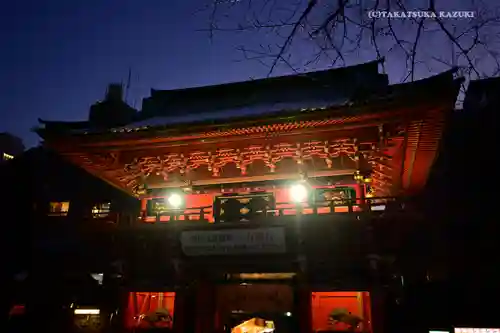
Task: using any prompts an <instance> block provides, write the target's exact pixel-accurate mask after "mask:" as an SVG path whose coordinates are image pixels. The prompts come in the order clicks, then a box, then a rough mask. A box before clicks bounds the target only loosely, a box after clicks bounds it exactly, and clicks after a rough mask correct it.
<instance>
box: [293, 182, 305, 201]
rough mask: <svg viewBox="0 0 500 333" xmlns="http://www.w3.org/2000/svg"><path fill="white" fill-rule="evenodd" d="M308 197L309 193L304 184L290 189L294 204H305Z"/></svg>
mask: <svg viewBox="0 0 500 333" xmlns="http://www.w3.org/2000/svg"><path fill="white" fill-rule="evenodd" d="M308 195H309V191H308V190H307V187H306V186H305V185H304V184H295V185H292V186H291V187H290V199H291V200H292V201H293V202H304V201H306V200H307V196H308Z"/></svg>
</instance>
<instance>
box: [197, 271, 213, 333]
mask: <svg viewBox="0 0 500 333" xmlns="http://www.w3.org/2000/svg"><path fill="white" fill-rule="evenodd" d="M214 307H215V288H214V285H213V283H210V282H209V281H204V280H201V281H200V283H199V284H198V289H197V293H196V319H195V320H196V330H195V332H196V333H211V332H213V331H214V329H215V327H214V325H215V311H214V310H215V309H214Z"/></svg>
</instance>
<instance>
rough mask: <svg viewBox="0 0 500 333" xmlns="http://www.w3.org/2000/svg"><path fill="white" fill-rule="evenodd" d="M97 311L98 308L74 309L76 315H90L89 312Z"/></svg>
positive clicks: (96, 313) (97, 312)
mask: <svg viewBox="0 0 500 333" xmlns="http://www.w3.org/2000/svg"><path fill="white" fill-rule="evenodd" d="M99 313H101V311H100V310H99V309H75V314H76V315H90V314H95V315H98V314H99Z"/></svg>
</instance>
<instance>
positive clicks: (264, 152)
mask: <svg viewBox="0 0 500 333" xmlns="http://www.w3.org/2000/svg"><path fill="white" fill-rule="evenodd" d="M354 142H355V141H354V140H350V139H345V140H337V141H332V142H329V141H323V142H321V141H309V142H304V143H296V144H291V143H279V144H275V145H266V146H263V145H252V146H248V147H246V148H243V149H235V148H234V149H233V148H227V149H219V150H216V151H207V152H203V151H197V152H192V153H189V154H166V155H163V156H158V157H141V158H138V159H134V160H133V161H132V162H131V163H129V164H126V165H125V167H124V171H125V173H126V175H123V176H122V177H121V178H120V181H121V182H125V183H128V182H130V181H132V180H133V179H137V178H139V177H149V176H150V175H151V174H156V175H162V176H163V178H164V179H165V180H167V179H168V174H169V173H172V172H175V171H178V172H179V173H180V174H181V175H183V174H187V173H189V172H190V171H192V170H196V169H198V168H200V167H206V168H207V170H208V171H210V172H212V176H214V177H217V176H219V175H220V172H221V170H222V168H223V167H224V166H226V165H228V164H231V163H234V164H235V165H236V168H238V169H239V170H240V172H241V174H242V175H245V174H246V172H247V169H248V166H249V165H251V164H252V163H253V162H255V161H263V162H264V163H265V165H266V166H267V167H268V170H269V172H275V170H276V166H277V163H279V162H280V161H282V160H284V159H286V158H291V159H293V160H295V162H296V163H297V165H298V166H299V167H300V166H301V165H303V164H304V162H305V161H306V160H311V159H312V158H313V157H318V158H321V159H323V160H324V161H325V164H326V166H327V167H328V168H331V167H332V160H333V159H334V158H337V157H339V156H341V155H345V156H347V157H349V158H350V159H352V160H354V159H355V157H356V148H355V143H354ZM127 186H128V185H127Z"/></svg>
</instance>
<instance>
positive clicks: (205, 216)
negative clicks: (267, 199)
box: [141, 197, 402, 223]
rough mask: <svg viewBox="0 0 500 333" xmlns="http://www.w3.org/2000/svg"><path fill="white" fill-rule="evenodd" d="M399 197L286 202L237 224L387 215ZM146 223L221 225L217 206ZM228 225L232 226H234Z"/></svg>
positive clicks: (251, 213) (163, 215) (242, 216)
mask: <svg viewBox="0 0 500 333" xmlns="http://www.w3.org/2000/svg"><path fill="white" fill-rule="evenodd" d="M396 199H397V198H396V197H377V198H366V199H359V198H358V199H347V200H335V201H315V202H310V203H293V202H282V203H277V204H275V207H273V208H263V209H258V210H251V211H249V212H247V213H246V214H245V213H243V212H242V213H241V214H240V215H239V216H238V218H236V219H234V222H239V221H251V220H253V219H257V218H279V217H283V216H297V215H334V214H360V213H364V212H372V213H377V212H379V213H380V212H383V211H385V210H386V209H388V207H393V206H394V207H395V206H399V207H398V208H399V209H401V208H402V207H401V205H400V204H399V205H398V201H397V200H396ZM141 220H142V221H143V222H150V223H154V222H170V221H201V222H207V223H217V222H219V221H218V218H217V217H214V208H213V206H205V207H195V208H182V209H169V210H166V211H163V212H161V213H157V214H156V215H154V216H147V215H146V212H143V216H141ZM232 221H233V220H231V221H228V222H232Z"/></svg>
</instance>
